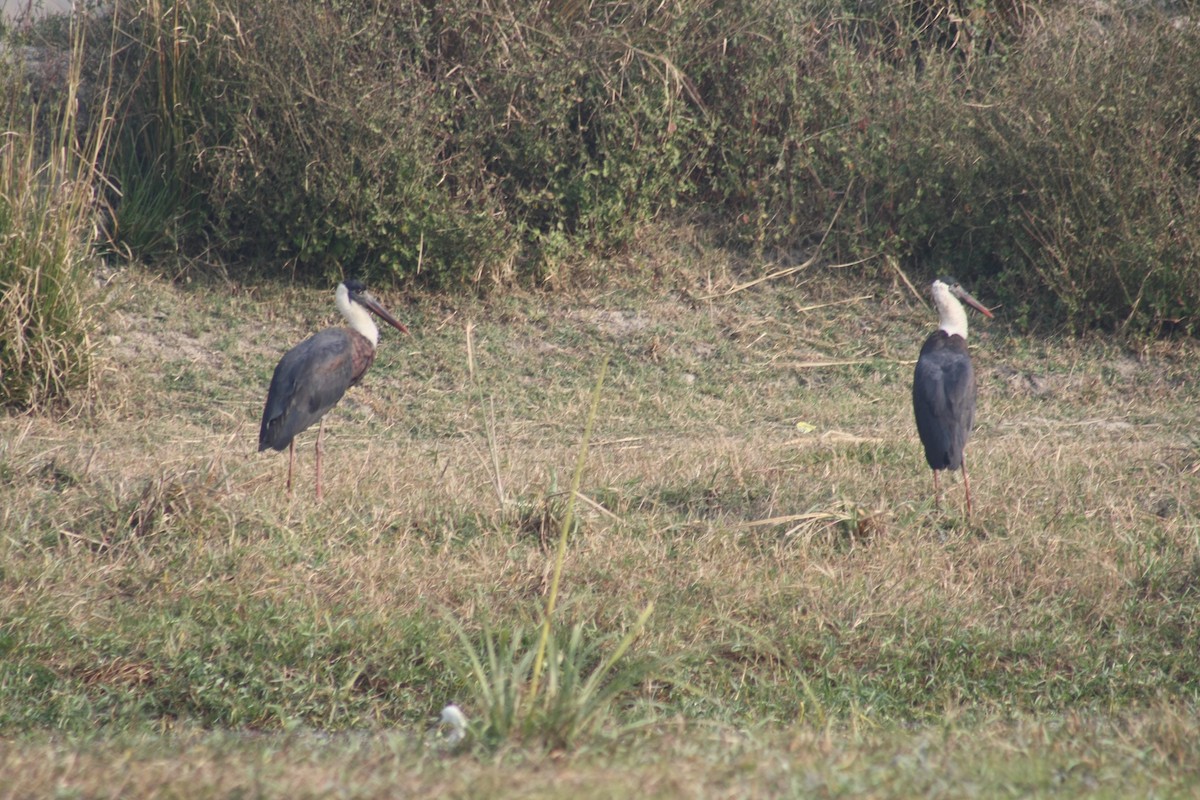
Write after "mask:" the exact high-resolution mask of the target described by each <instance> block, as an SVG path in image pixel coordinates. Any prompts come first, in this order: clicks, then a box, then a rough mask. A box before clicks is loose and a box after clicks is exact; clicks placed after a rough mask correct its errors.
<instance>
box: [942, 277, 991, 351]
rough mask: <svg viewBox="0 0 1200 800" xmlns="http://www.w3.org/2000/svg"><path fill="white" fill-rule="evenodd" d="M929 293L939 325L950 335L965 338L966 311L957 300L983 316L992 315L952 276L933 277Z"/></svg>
mask: <svg viewBox="0 0 1200 800" xmlns="http://www.w3.org/2000/svg"><path fill="white" fill-rule="evenodd" d="M929 293H930V294H931V295H933V304H934V306H936V307H937V311H938V318H939V319H940V321H941V325H940V326H939V327H940V328H941V329H942V330H944V331H945V332H946V333H947V334H949V335H951V336H954V335H955V334H957V335H959V336H961V337H962V338H964V339H966V338H967V311H966V309H964V308H963V307H962V303H960V302H958V301H959V300H961V301H962V302H963V303H966V304H967V305H969V306H970V307H971V308H973V309H975V310H976V311H978V312H979V313H981V314H983V315H984V316H985V317H991V316H992V312H991V311H988V310H987V308H985V307H984V305H983V304H982V303H980V302H979V301H978V300H976V299H975V298H974V297H972V296H971V293H970V292H968V291H967V290H966V289H964V288H962V286H960V285H959V283H958V281H956V280H954V278H945V277H943V278H935V279H934V281H933V284H932V285H930V287H929Z"/></svg>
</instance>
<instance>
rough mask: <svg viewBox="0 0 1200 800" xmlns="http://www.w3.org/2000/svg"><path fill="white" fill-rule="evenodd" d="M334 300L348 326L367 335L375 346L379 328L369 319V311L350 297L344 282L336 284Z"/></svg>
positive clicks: (377, 343)
mask: <svg viewBox="0 0 1200 800" xmlns="http://www.w3.org/2000/svg"><path fill="white" fill-rule="evenodd" d="M334 302H335V303H336V304H337V308H338V311H340V312H342V316H343V317H345V318H346V322H348V323H349V324H350V327H351V328H353V329H354V330H356V331H358V332H359V333H361V334H362V335H363V336H365V337H367V339H368V340H369V341H370V342H371V346H372V347H377V346H378V345H379V328H377V327H375V320H373V319H371V314H370V312H369V311H367V309H365V308H363V307H362V306H361V305H359V304H358V303H355V302H354V301H353V300H351V299H350V291H349V290H348V289H347V288H346V284H344V283H339V284H338V287H337V293H336V294H335V295H334Z"/></svg>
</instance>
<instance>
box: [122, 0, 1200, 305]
mask: <svg viewBox="0 0 1200 800" xmlns="http://www.w3.org/2000/svg"><path fill="white" fill-rule="evenodd" d="M1136 8H1137V10H1136V11H1134V10H1131V11H1128V12H1127V13H1124V14H1118V13H1114V11H1113V10H1111V9H1109V10H1104V11H1097V10H1096V9H1095V7H1093V6H1090V5H1083V4H1074V3H1069V4H1045V5H1038V4H1032V3H1026V2H1021V1H1020V0H995V1H991V2H979V3H967V2H963V1H962V0H927V1H926V2H919V3H913V2H896V3H874V4H862V3H845V4H842V3H837V2H829V0H810V1H809V2H801V3H796V2H781V1H780V0H737V1H736V2H716V0H707V2H696V3H677V4H676V3H668V4H663V3H660V2H648V1H647V0H641V1H638V2H586V3H534V2H529V3H525V2H502V3H496V4H485V5H482V6H481V5H480V4H478V3H473V2H449V3H437V4H429V3H424V2H416V1H415V0H388V1H387V2H381V3H371V4H362V3H352V2H334V3H294V4H287V5H280V4H268V3H260V2H256V1H254V0H185V1H184V2H180V3H177V4H175V5H172V6H169V7H168V6H160V5H159V4H157V3H149V4H146V5H144V6H139V5H135V4H126V5H125V6H123V7H122V11H121V15H120V18H119V20H118V34H117V41H118V43H119V50H120V53H121V57H120V65H121V67H122V69H121V72H120V76H119V77H120V81H119V84H120V85H121V86H122V87H123V88H124V89H125V91H126V92H127V93H128V98H129V102H128V103H127V104H126V105H125V106H124V108H125V109H126V111H127V113H128V116H127V117H126V118H125V121H124V126H123V131H124V133H125V135H124V136H122V137H119V138H118V139H117V142H118V144H120V145H121V146H120V147H119V148H117V150H116V151H115V152H114V153H113V163H114V168H115V172H116V173H117V174H118V175H119V176H121V177H122V178H123V180H121V182H120V185H121V186H122V187H124V189H125V191H126V192H127V198H132V199H127V200H126V201H125V202H123V203H118V204H117V226H116V229H115V230H114V234H115V235H116V237H117V238H118V241H121V242H124V243H125V244H127V245H128V246H129V247H130V248H132V249H134V250H136V251H137V252H139V253H141V254H144V255H146V256H152V255H154V245H155V244H167V243H170V244H172V245H174V244H175V242H174V241H170V242H166V241H164V240H163V239H162V238H160V237H155V236H152V235H150V236H148V235H147V233H146V231H152V232H160V231H163V230H172V231H174V232H175V233H176V234H177V235H178V236H179V237H182V238H183V239H184V241H183V245H184V246H185V248H190V249H194V248H196V247H200V246H204V247H212V246H215V247H216V248H217V252H218V253H219V254H220V255H221V256H222V257H223V258H224V259H225V260H228V261H235V262H238V263H241V262H242V260H243V259H247V258H250V259H254V260H255V261H256V263H259V264H269V265H272V266H270V267H268V269H269V270H271V271H273V272H276V273H278V274H283V275H288V276H291V275H296V274H300V275H307V276H311V277H313V278H315V279H318V280H319V281H324V280H326V279H327V278H328V277H330V276H331V275H336V274H341V273H342V272H344V271H356V272H365V273H367V274H368V275H369V276H370V277H372V278H376V279H378V278H380V277H386V278H389V279H401V280H409V279H420V280H427V281H430V282H432V283H434V284H440V285H451V284H455V283H459V282H462V281H482V282H484V283H486V284H491V283H492V282H493V281H497V280H499V281H503V280H507V279H509V278H512V277H518V278H529V279H536V280H543V281H546V280H553V279H554V278H555V277H556V275H557V274H558V273H559V271H560V270H561V268H562V266H563V264H564V262H567V263H569V262H570V261H572V260H577V259H578V258H579V257H580V256H582V255H585V254H601V255H603V254H612V253H614V252H617V251H619V250H620V249H621V248H622V247H624V246H625V245H627V243H628V242H629V241H630V238H631V237H632V236H634V235H635V234H636V231H637V230H638V229H639V226H643V225H646V224H650V223H654V222H655V221H658V222H661V223H664V224H670V220H671V219H672V218H673V217H675V216H676V215H685V216H690V215H700V217H701V218H702V219H703V220H704V224H705V225H706V226H709V227H711V228H713V229H715V230H716V231H718V232H719V233H720V234H721V235H722V236H723V237H724V238H725V239H726V241H728V242H730V243H734V244H737V245H740V246H745V247H751V248H757V249H759V250H760V251H762V252H765V253H767V254H768V255H772V254H778V253H780V252H792V251H793V250H794V249H796V248H801V249H810V248H812V247H813V246H814V245H815V244H817V243H818V242H820V241H821V240H822V237H823V236H824V235H825V232H826V231H828V238H827V239H826V240H825V249H824V254H825V256H826V257H827V258H828V259H830V260H835V261H862V262H863V264H862V267H861V272H862V273H866V274H868V275H875V274H882V273H887V272H889V271H890V270H891V269H892V268H893V267H892V266H891V265H895V264H898V265H900V266H901V267H902V268H903V269H905V270H912V271H914V272H916V273H919V274H926V273H928V274H932V273H935V272H942V271H951V272H953V273H955V274H956V275H957V276H958V277H960V278H961V279H964V280H967V281H970V282H974V281H979V282H983V281H985V280H986V281H987V283H988V285H989V291H990V292H991V293H992V294H993V296H997V297H998V298H999V299H1000V300H1003V301H1004V302H1005V303H1006V304H1007V307H1008V308H1009V310H1010V315H1011V314H1012V313H1013V312H1020V313H1023V314H1025V315H1028V316H1027V317H1026V321H1027V322H1028V323H1029V324H1034V323H1038V322H1049V323H1051V324H1056V323H1059V322H1067V323H1069V324H1071V325H1073V326H1076V327H1089V326H1093V325H1101V326H1115V325H1122V324H1126V323H1128V322H1133V323H1135V325H1136V327H1139V328H1156V327H1159V326H1163V325H1173V326H1177V325H1184V326H1186V327H1189V328H1190V327H1191V326H1192V325H1193V324H1194V323H1195V321H1196V313H1197V309H1198V307H1200V260H1198V257H1197V253H1198V249H1200V192H1198V191H1197V182H1198V180H1200V144H1198V142H1200V138H1198V137H1200V28H1198V26H1196V25H1194V24H1191V23H1189V22H1188V21H1187V20H1186V18H1183V17H1177V16H1172V15H1171V14H1170V13H1166V12H1151V11H1149V10H1145V9H1143V8H1142V4H1137V7H1136ZM105 33H106V35H107V32H105ZM147 195H151V196H153V197H155V198H160V199H161V200H160V202H158V203H152V204H147V203H145V202H144V199H143V198H145V197H146V196H147ZM147 214H150V215H151V218H150V219H147ZM166 222H171V223H173V224H172V225H167V224H165V223H166ZM175 238H177V237H172V239H175Z"/></svg>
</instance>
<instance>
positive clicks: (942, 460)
mask: <svg viewBox="0 0 1200 800" xmlns="http://www.w3.org/2000/svg"><path fill="white" fill-rule="evenodd" d="M930 293H931V294H932V295H933V304H934V306H936V307H937V312H938V317H939V319H940V320H941V325H940V326H939V328H938V329H937V330H936V331H934V332H933V333H931V334H930V335H929V338H928V339H926V340H925V344H924V345H922V346H921V356H920V358H918V359H917V368H916V371H915V372H914V373H913V412H914V414H915V416H916V418H917V433H919V434H920V436H921V444H923V445H924V446H925V460H926V461H927V462H929V467H930V468H931V469H932V470H933V496H934V506H935V507H938V508H940V498H939V489H938V471H939V470H943V469H950V470H955V469H958V468H959V467H962V474H963V488H964V489H965V491H966V498H967V516H968V517H970V516H971V482H970V480H969V478H968V477H967V458H966V454H965V453H964V452H963V449H964V448H965V447H966V445H967V439H968V438H969V437H970V435H971V428H972V426H973V425H974V424H975V397H976V392H977V390H976V385H975V370H974V368H973V367H972V366H971V356H970V354H969V353H968V352H967V312H966V309H964V308H963V306H962V303H960V302H959V300H961V301H962V302H963V303H966V304H967V305H969V306H971V308H974V309H975V310H976V311H978V312H979V313H981V314H983V315H984V316H985V317H991V316H992V312H991V311H989V310H987V309H986V308H984V306H983V304H981V303H980V302H979V301H978V300H976V299H975V298H974V297H972V296H971V295H970V293H969V292H967V290H966V289H964V288H962V286H960V285H959V284H958V281H956V280H954V279H953V278H938V279H936V280H934V282H933V284H932V285H931V286H930Z"/></svg>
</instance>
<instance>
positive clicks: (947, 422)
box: [913, 330, 978, 470]
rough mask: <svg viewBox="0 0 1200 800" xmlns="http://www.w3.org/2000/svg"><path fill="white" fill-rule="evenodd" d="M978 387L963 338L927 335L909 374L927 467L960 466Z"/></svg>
mask: <svg viewBox="0 0 1200 800" xmlns="http://www.w3.org/2000/svg"><path fill="white" fill-rule="evenodd" d="M977 392H978V389H977V387H976V385H975V369H974V367H972V366H971V356H970V355H969V354H968V353H967V342H966V340H964V339H963V338H962V337H961V336H959V335H957V334H947V333H946V332H945V331H943V330H938V331H934V332H933V333H932V334H930V335H929V338H928V339H926V340H925V344H924V345H923V346H922V347H921V357H920V358H918V359H917V369H916V372H915V373H914V374H913V411H914V412H915V415H916V418H917V433H918V434H919V435H920V437H921V444H923V445H924V446H925V460H926V461H927V462H929V466H930V468H931V469H934V470H940V469H958V468H959V467H961V466H962V463H963V449H964V448H965V447H966V446H967V439H968V438H969V437H970V436H971V428H972V427H974V425H975V397H976V394H977Z"/></svg>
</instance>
